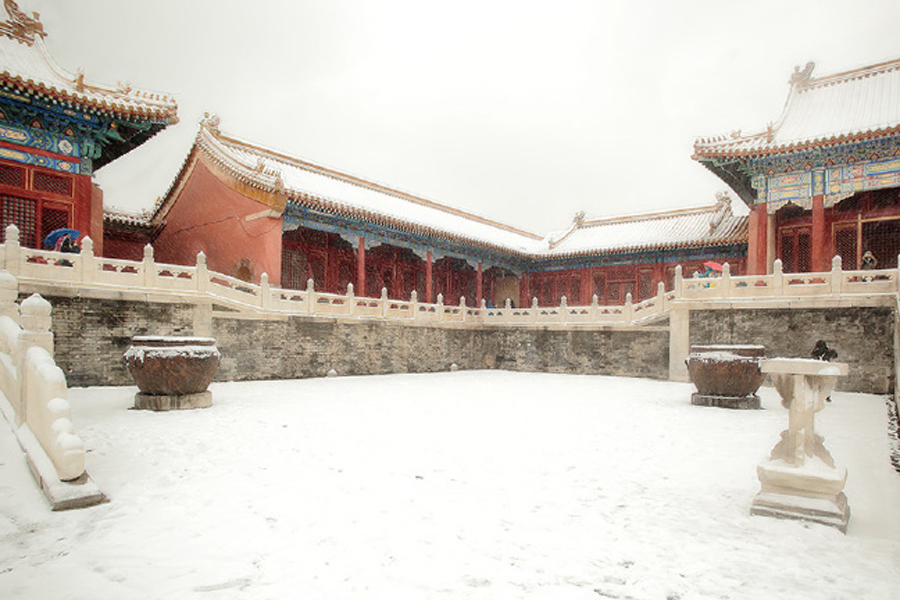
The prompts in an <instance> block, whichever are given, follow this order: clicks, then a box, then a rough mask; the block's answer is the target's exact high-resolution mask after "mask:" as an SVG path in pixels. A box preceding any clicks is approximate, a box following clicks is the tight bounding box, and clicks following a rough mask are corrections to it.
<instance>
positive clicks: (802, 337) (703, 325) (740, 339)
mask: <svg viewBox="0 0 900 600" xmlns="http://www.w3.org/2000/svg"><path fill="white" fill-rule="evenodd" d="M893 327H894V315H893V311H892V310H891V309H888V308H828V309H805V310H789V309H754V310H749V309H741V310H711V311H704V312H700V311H692V312H691V324H690V328H691V329H690V336H691V344H762V345H763V346H765V347H766V356H768V357H771V358H774V357H801V358H809V354H810V351H811V350H812V349H813V346H814V345H815V343H816V341H817V340H825V342H826V343H827V344H828V346H829V347H831V348H834V349H835V350H837V352H838V360H839V361H841V362H845V363H848V365H849V366H850V374H849V376H848V377H844V378H841V379H839V380H838V389H842V390H853V391H860V392H868V393H873V394H887V393H891V392H892V391H893V375H892V373H893V368H894V367H893V365H894V337H893V336H894V333H893Z"/></svg>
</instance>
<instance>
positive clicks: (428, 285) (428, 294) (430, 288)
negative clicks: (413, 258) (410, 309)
mask: <svg viewBox="0 0 900 600" xmlns="http://www.w3.org/2000/svg"><path fill="white" fill-rule="evenodd" d="M433 279H434V278H433V277H432V271H431V250H429V251H428V254H427V255H426V256H425V302H427V303H429V304H431V303H432V302H434V282H433V281H432V280H433Z"/></svg>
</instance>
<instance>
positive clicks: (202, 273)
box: [196, 250, 209, 292]
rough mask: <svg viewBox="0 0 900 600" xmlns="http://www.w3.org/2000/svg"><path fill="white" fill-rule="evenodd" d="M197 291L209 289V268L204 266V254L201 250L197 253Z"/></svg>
mask: <svg viewBox="0 0 900 600" xmlns="http://www.w3.org/2000/svg"><path fill="white" fill-rule="evenodd" d="M196 276H197V291H198V292H205V291H208V290H209V269H207V268H206V254H204V253H203V251H202V250H201V251H200V252H198V253H197V271H196Z"/></svg>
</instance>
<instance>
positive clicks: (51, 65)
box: [0, 0, 178, 123]
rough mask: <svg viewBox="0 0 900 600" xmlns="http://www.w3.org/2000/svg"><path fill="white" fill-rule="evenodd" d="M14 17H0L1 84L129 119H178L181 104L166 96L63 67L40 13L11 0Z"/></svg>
mask: <svg viewBox="0 0 900 600" xmlns="http://www.w3.org/2000/svg"><path fill="white" fill-rule="evenodd" d="M5 4H6V9H7V13H9V16H10V19H9V20H7V21H0V83H4V84H6V85H9V86H13V87H14V88H20V89H21V90H24V91H28V92H30V93H33V94H42V95H46V96H48V97H49V98H50V99H52V100H55V101H60V102H62V103H64V104H65V103H68V104H70V105H73V106H79V107H84V108H93V109H97V110H100V111H107V112H111V113H115V114H117V115H120V116H123V117H126V118H141V119H148V120H159V121H163V122H166V123H174V122H175V121H176V120H177V117H176V113H177V109H178V107H177V104H176V102H175V100H174V99H173V98H171V97H169V96H167V95H164V94H159V93H155V92H147V91H142V90H137V89H133V88H131V86H129V85H127V84H119V85H118V86H117V87H115V88H113V87H110V86H104V85H101V84H97V83H94V82H89V81H87V80H85V77H84V74H83V73H81V72H79V73H77V74H75V75H73V74H71V73H69V72H67V71H65V70H64V69H62V68H61V67H59V66H58V65H57V64H56V63H55V62H54V61H53V59H52V58H51V57H50V55H49V53H48V52H47V50H46V48H45V47H44V43H43V38H44V36H46V33H44V29H43V26H42V25H41V23H40V20H39V18H38V15H37V13H35V17H34V18H32V17H28V16H26V15H25V14H24V13H22V12H21V11H20V10H19V9H18V6H16V3H15V2H11V1H10V0H7V1H6V3H5Z"/></svg>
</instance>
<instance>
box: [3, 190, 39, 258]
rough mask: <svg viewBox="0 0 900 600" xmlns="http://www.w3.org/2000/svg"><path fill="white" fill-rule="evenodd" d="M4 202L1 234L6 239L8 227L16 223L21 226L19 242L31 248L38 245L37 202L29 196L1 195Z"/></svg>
mask: <svg viewBox="0 0 900 600" xmlns="http://www.w3.org/2000/svg"><path fill="white" fill-rule="evenodd" d="M0 201H2V203H3V208H2V213H0V235H2V237H3V240H4V241H5V240H6V228H7V227H9V226H10V225H11V224H15V225H16V227H18V228H19V243H20V244H21V245H22V246H27V247H29V248H36V247H37V239H36V238H37V236H36V233H37V232H36V229H37V219H36V218H35V212H36V207H37V202H36V201H35V200H29V199H28V198H17V197H15V196H0Z"/></svg>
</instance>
